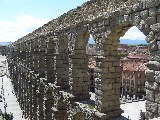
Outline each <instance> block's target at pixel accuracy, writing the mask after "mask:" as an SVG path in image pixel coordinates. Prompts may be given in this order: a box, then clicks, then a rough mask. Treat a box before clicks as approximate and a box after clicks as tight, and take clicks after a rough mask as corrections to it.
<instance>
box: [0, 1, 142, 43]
mask: <svg viewBox="0 0 160 120" xmlns="http://www.w3.org/2000/svg"><path fill="white" fill-rule="evenodd" d="M87 1H89V0H0V42H4V41H5V42H10V41H11V42H14V41H16V40H18V39H19V38H21V37H23V36H25V35H27V34H29V33H31V32H32V31H34V30H35V29H37V28H39V27H41V26H43V25H44V24H46V23H47V22H49V21H51V20H52V19H55V18H57V17H59V16H60V15H62V14H64V13H66V12H68V11H69V10H71V9H74V8H76V7H77V6H80V5H82V4H83V3H84V2H87ZM123 39H131V40H144V39H145V36H144V35H143V34H142V33H141V32H140V31H139V30H138V29H137V28H136V27H132V28H131V29H130V30H129V31H128V32H126V34H125V36H123ZM89 42H93V41H89Z"/></svg>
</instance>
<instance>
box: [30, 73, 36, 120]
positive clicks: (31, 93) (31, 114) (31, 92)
mask: <svg viewBox="0 0 160 120" xmlns="http://www.w3.org/2000/svg"><path fill="white" fill-rule="evenodd" d="M32 72H33V71H30V73H29V81H28V82H29V119H30V120H32V119H33V116H34V114H35V113H33V107H34V106H33V83H34V81H33V79H32V77H33V76H32Z"/></svg>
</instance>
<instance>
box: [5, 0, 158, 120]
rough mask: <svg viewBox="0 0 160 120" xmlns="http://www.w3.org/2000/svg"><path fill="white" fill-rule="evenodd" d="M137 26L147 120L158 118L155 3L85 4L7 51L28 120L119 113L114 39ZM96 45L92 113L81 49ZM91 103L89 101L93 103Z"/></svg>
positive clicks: (102, 0) (107, 119) (98, 118)
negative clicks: (142, 40) (142, 46)
mask: <svg viewBox="0 0 160 120" xmlns="http://www.w3.org/2000/svg"><path fill="white" fill-rule="evenodd" d="M132 26H136V27H137V28H138V29H139V30H140V31H141V32H143V34H144V35H145V36H146V41H147V43H148V47H149V51H150V57H149V62H148V64H147V66H148V69H147V71H146V76H147V82H146V99H147V101H146V117H147V118H149V119H152V118H156V117H158V116H160V102H159V101H160V94H159V92H160V89H159V88H160V87H159V86H160V44H159V43H160V34H159V31H160V0H90V1H89V2H86V3H84V4H83V5H82V6H79V7H77V8H75V9H73V10H70V11H68V12H67V13H65V14H63V15H62V16H60V17H58V18H57V19H54V20H52V21H50V22H48V23H47V24H45V25H43V26H42V27H40V28H38V29H37V30H35V31H33V32H32V33H30V34H28V35H26V36H24V37H22V38H20V39H19V40H17V41H16V42H14V43H13V44H11V45H10V46H8V48H7V50H6V51H7V60H8V67H9V73H10V78H11V79H12V83H13V85H14V89H15V92H16V96H17V98H18V101H19V104H20V106H21V109H22V110H23V113H24V117H25V118H29V119H30V120H45V119H46V120H48V119H54V120H67V119H70V120H71V119H73V120H77V119H79V120H83V119H86V120H88V119H95V120H112V119H114V118H116V117H118V116H120V115H121V113H122V112H123V110H121V108H120V102H119V96H120V83H121V80H120V67H119V61H120V58H119V57H118V52H117V48H118V44H119V38H120V37H121V36H123V35H124V34H125V33H126V32H127V30H128V29H129V28H131V27H132ZM90 34H91V35H92V36H93V38H94V40H95V43H96V50H97V56H95V58H96V61H97V63H96V67H95V70H94V71H95V73H94V77H95V103H94V104H95V109H90V108H89V107H88V106H89V104H91V103H92V101H91V100H90V95H89V91H88V81H87V77H88V76H87V64H88V63H87V61H88V60H87V55H86V45H87V42H88V39H89V36H90ZM92 104H93V103H92Z"/></svg>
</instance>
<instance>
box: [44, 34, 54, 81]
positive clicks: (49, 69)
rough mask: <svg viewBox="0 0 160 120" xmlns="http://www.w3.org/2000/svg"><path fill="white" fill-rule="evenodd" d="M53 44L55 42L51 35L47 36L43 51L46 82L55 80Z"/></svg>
mask: <svg viewBox="0 0 160 120" xmlns="http://www.w3.org/2000/svg"><path fill="white" fill-rule="evenodd" d="M55 46H56V43H55V42H54V40H53V38H52V37H49V38H47V41H46V51H45V69H46V70H45V77H46V79H47V81H46V82H47V83H54V82H55V72H56V71H55V70H54V63H55V61H54V59H55V58H54V57H55Z"/></svg>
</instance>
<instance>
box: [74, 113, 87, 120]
mask: <svg viewBox="0 0 160 120" xmlns="http://www.w3.org/2000/svg"><path fill="white" fill-rule="evenodd" d="M73 120H85V116H84V114H83V113H82V112H78V113H76V114H75V115H74V116H73Z"/></svg>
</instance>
